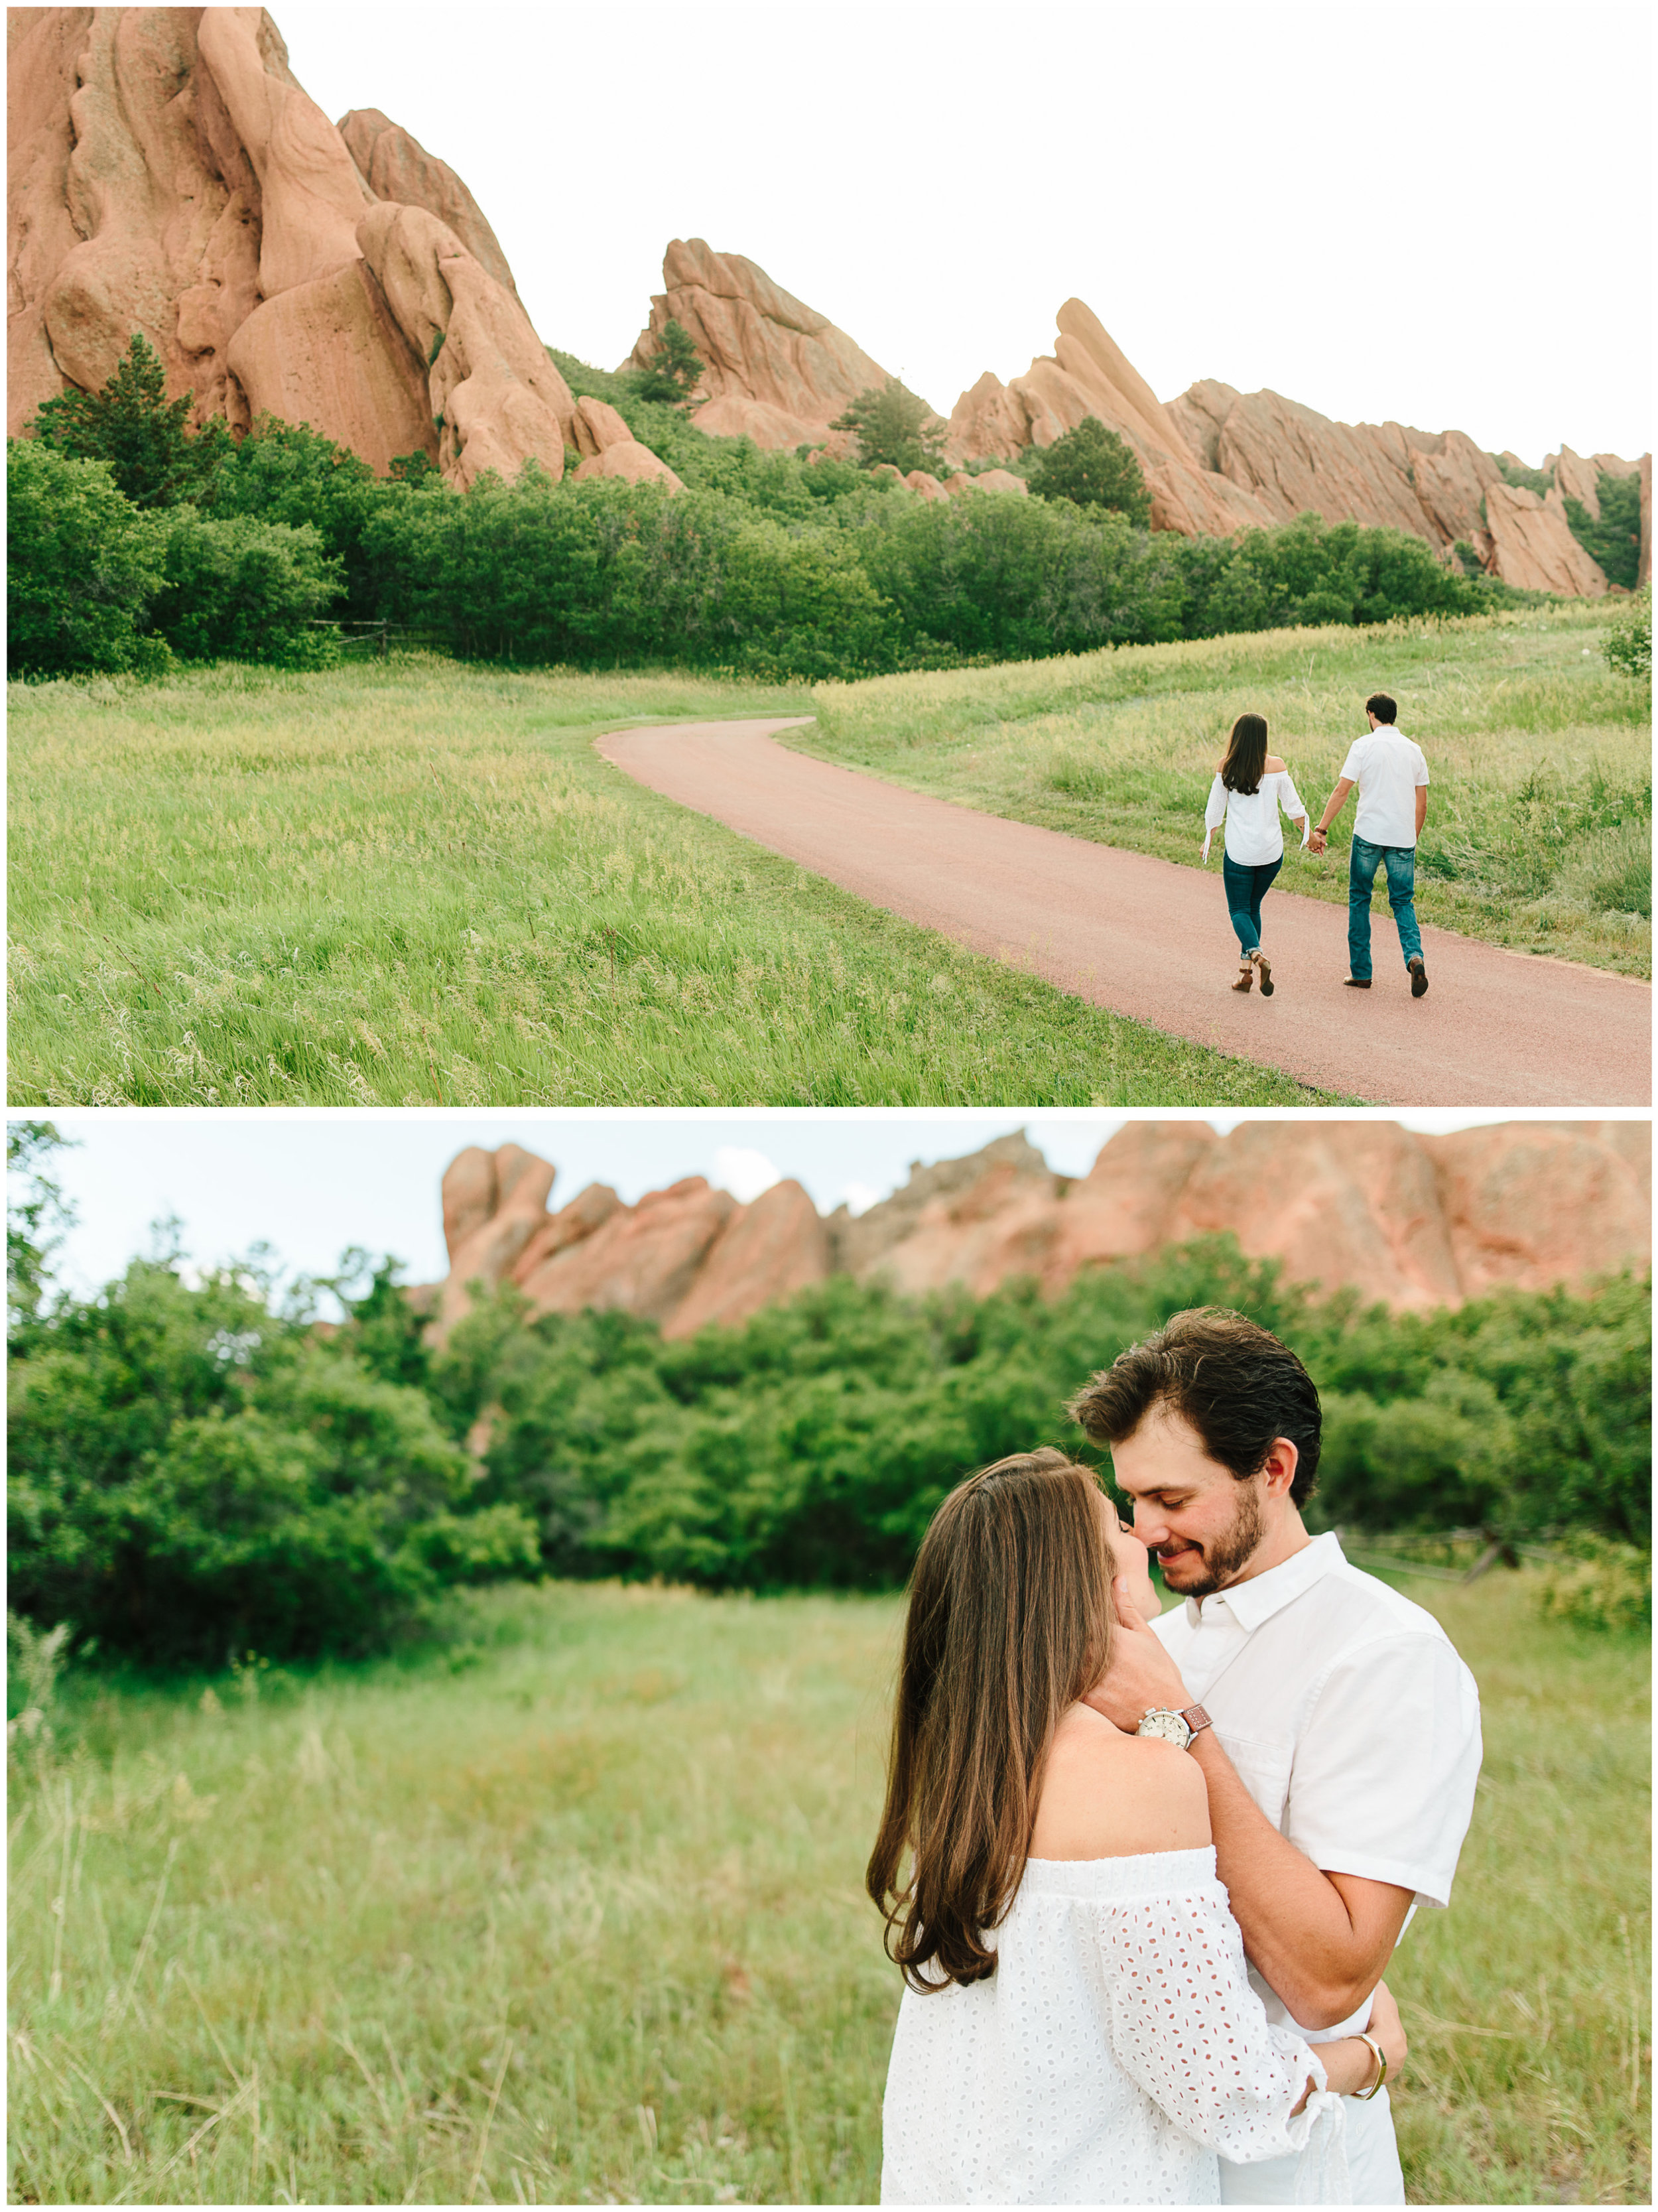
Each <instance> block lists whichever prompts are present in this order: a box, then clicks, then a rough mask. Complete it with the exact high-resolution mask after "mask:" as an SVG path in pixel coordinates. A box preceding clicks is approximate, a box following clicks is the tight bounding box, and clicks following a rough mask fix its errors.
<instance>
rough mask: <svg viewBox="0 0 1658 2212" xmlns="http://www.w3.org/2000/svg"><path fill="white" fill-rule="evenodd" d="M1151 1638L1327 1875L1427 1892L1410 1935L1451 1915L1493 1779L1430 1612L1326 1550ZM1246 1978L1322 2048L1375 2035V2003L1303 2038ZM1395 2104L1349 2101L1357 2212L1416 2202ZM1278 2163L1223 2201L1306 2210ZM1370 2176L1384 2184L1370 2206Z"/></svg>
mask: <svg viewBox="0 0 1658 2212" xmlns="http://www.w3.org/2000/svg"><path fill="white" fill-rule="evenodd" d="M1151 1625H1152V1628H1153V1630H1154V1632H1156V1634H1157V1636H1159V1637H1160V1638H1162V1640H1163V1644H1165V1645H1166V1646H1167V1648H1168V1650H1169V1651H1170V1652H1171V1653H1172V1654H1173V1656H1174V1657H1175V1661H1176V1662H1178V1664H1179V1667H1180V1670H1181V1680H1183V1681H1184V1682H1185V1685H1186V1689H1187V1695H1188V1697H1190V1698H1191V1699H1193V1701H1194V1702H1195V1703H1196V1704H1198V1705H1202V1706H1203V1707H1204V1708H1205V1710H1206V1711H1207V1712H1208V1714H1209V1716H1210V1717H1211V1719H1212V1721H1213V1723H1214V1728H1215V1735H1216V1736H1217V1738H1218V1741H1219V1742H1220V1745H1221V1747H1222V1749H1223V1750H1224V1752H1225V1753H1226V1755H1227V1757H1228V1758H1229V1759H1230V1760H1231V1762H1232V1764H1233V1765H1234V1766H1235V1767H1236V1769H1237V1771H1238V1776H1239V1778H1240V1780H1241V1781H1242V1784H1243V1786H1244V1788H1245V1789H1246V1790H1248V1792H1249V1795H1250V1796H1251V1797H1252V1798H1253V1799H1254V1802H1255V1803H1256V1804H1257V1805H1258V1806H1259V1807H1260V1810H1261V1811H1262V1812H1263V1813H1264V1814H1266V1818H1267V1819H1268V1820H1270V1821H1271V1822H1272V1826H1274V1827H1275V1828H1276V1829H1278V1832H1279V1833H1280V1834H1281V1835H1284V1836H1287V1837H1288V1838H1289V1840H1290V1841H1291V1843H1292V1844H1294V1845H1295V1846H1296V1848H1297V1850H1299V1851H1302V1852H1303V1853H1304V1854H1305V1855H1306V1857H1308V1858H1309V1859H1310V1860H1311V1861H1312V1863H1313V1864H1314V1865H1315V1867H1317V1868H1319V1869H1321V1871H1322V1872H1324V1873H1326V1874H1351V1875H1362V1876H1363V1877H1365V1878H1366V1879H1368V1880H1370V1881H1386V1882H1392V1883H1394V1884H1395V1885H1396V1886H1397V1887H1399V1888H1400V1889H1408V1890H1411V1891H1413V1892H1414V1893H1415V1895H1414V1901H1413V1903H1412V1905H1411V1908H1410V1911H1409V1912H1408V1913H1407V1914H1406V1927H1408V1926H1409V1924H1410V1922H1411V1920H1412V1918H1413V1917H1415V1914H1416V1910H1417V1907H1418V1905H1430V1906H1441V1905H1448V1904H1449V1903H1450V1897H1451V1882H1452V1879H1453V1877H1454V1876H1455V1872H1456V1862H1457V1857H1458V1854H1459V1853H1460V1852H1461V1848H1462V1839H1463V1838H1464V1837H1465V1836H1466V1835H1467V1829H1468V1822H1469V1820H1470V1819H1471V1817H1472V1815H1473V1796H1474V1784H1475V1783H1476V1782H1477V1781H1478V1780H1479V1760H1480V1752H1481V1745H1480V1736H1479V1691H1478V1690H1477V1688H1476V1687H1475V1686H1474V1680H1473V1675H1472V1674H1470V1673H1469V1672H1468V1670H1467V1668H1466V1667H1465V1666H1464V1665H1463V1663H1462V1662H1461V1659H1460V1658H1459V1657H1458V1656H1457V1654H1456V1650H1455V1647H1454V1646H1453V1644H1452V1643H1451V1640H1450V1638H1448V1636H1447V1635H1446V1633H1445V1632H1444V1630H1443V1629H1442V1627H1441V1626H1440V1625H1439V1623H1438V1622H1437V1621H1436V1620H1435V1619H1434V1617H1433V1615H1432V1614H1431V1613H1424V1611H1423V1609H1422V1607H1420V1606H1419V1605H1412V1603H1411V1601H1410V1600H1409V1599H1408V1598H1405V1597H1401V1596H1400V1595H1399V1593H1398V1592H1397V1591H1396V1590H1393V1589H1389V1588H1388V1585H1387V1583H1382V1582H1378V1581H1377V1580H1376V1577H1375V1576H1374V1575H1367V1574H1364V1573H1363V1572H1362V1571H1361V1570H1360V1569H1358V1568H1357V1567H1354V1566H1351V1565H1349V1564H1348V1562H1347V1560H1346V1559H1345V1556H1344V1555H1343V1553H1342V1549H1341V1545H1340V1543H1339V1540H1338V1539H1337V1538H1336V1537H1335V1536H1334V1535H1333V1534H1326V1535H1322V1536H1315V1538H1314V1539H1313V1541H1312V1542H1311V1543H1310V1544H1309V1545H1307V1546H1305V1547H1303V1549H1302V1550H1301V1551H1299V1552H1297V1553H1294V1554H1293V1555H1292V1556H1291V1558H1289V1559H1286V1560H1285V1561H1284V1564H1283V1565H1282V1566H1278V1567H1272V1568H1270V1569H1269V1570H1268V1571H1267V1572H1266V1573H1265V1574H1263V1575H1256V1576H1254V1577H1253V1578H1252V1579H1251V1580H1249V1581H1248V1582H1242V1583H1237V1584H1236V1586H1235V1587H1234V1588H1232V1589H1224V1590H1219V1591H1218V1592H1217V1593H1216V1594H1215V1595H1214V1596H1212V1597H1206V1598H1204V1599H1201V1600H1199V1599H1196V1598H1187V1600H1186V1601H1184V1603H1183V1604H1181V1605H1179V1606H1176V1607H1171V1608H1170V1610H1169V1611H1168V1612H1167V1613H1163V1615H1162V1617H1161V1618H1160V1619H1159V1620H1155V1621H1154V1622H1153V1623H1152V1624H1151ZM1221 1879H1222V1880H1223V1881H1224V1880H1225V1869H1224V1867H1223V1869H1221ZM1402 1933H1403V1931H1402V1930H1401V1936H1402ZM1249 1979H1250V1981H1251V1983H1252V1984H1254V1988H1255V1990H1256V1991H1257V1993H1258V1994H1259V1995H1260V1998H1261V2000H1262V2002H1263V2003H1264V2004H1265V2005H1266V2013H1267V2017H1268V2018H1269V2019H1270V2020H1272V2021H1278V2022H1285V2023H1291V2024H1293V2025H1294V2026H1296V2027H1297V2029H1298V2031H1299V2033H1301V2034H1303V2035H1304V2036H1305V2037H1306V2039H1307V2040H1308V2041H1309V2043H1327V2042H1332V2041H1333V2040H1334V2039H1335V2038H1336V2037H1338V2036H1341V2035H1351V2034H1352V2033H1354V2031H1355V2030H1356V2029H1357V2028H1362V2027H1363V2026H1364V2025H1365V2023H1366V2021H1367V2020H1368V2018H1369V2015H1370V2000H1369V1998H1368V1997H1367V1998H1366V2000H1365V2002H1364V2003H1363V2005H1362V2006H1361V2007H1360V2008H1359V2009H1358V2011H1357V2013H1355V2014H1354V2015H1352V2017H1351V2020H1346V2021H1339V2022H1338V2023H1337V2025H1336V2026H1335V2027H1328V2028H1317V2029H1309V2028H1305V2027H1301V2026H1300V2023H1299V2022H1292V2021H1291V2013H1290V2011H1289V2008H1288V2007H1287V2006H1286V2005H1285V2004H1284V2002H1283V2000H1282V1999H1281V1998H1280V1997H1279V1996H1278V1995H1277V1993H1276V1991H1274V1990H1272V1989H1271V1988H1269V1987H1268V1985H1267V1984H1266V1982H1265V1981H1263V1980H1262V1978H1261V1977H1260V1975H1259V1974H1258V1973H1257V1972H1255V1970H1254V1967H1253V1966H1251V1968H1250V1970H1249ZM1387 2101H1388V2100H1387V2092H1386V2091H1385V2090H1384V2091H1383V2092H1382V2095H1381V2096H1380V2097H1379V2098H1377V2099H1376V2100H1375V2102H1374V2103H1371V2104H1368V2105H1364V2104H1360V2105H1354V2104H1352V2103H1351V2100H1348V2103H1349V2107H1350V2109H1349V2110H1348V2114H1347V2120H1348V2133H1349V2136H1350V2138H1351V2140H1350V2144H1349V2156H1350V2160H1351V2161H1352V2162H1353V2164H1354V2179H1355V2190H1354V2201H1355V2203H1394V2202H1402V2201H1403V2197H1402V2192H1401V2193H1400V2194H1398V2195H1395V2193H1394V2186H1393V2185H1389V2182H1388V2177H1389V2176H1390V2175H1391V2176H1396V2175H1397V2172H1398V2166H1397V2154H1396V2153H1394V2148H1393V2126H1392V2121H1391V2117H1390V2115H1389V2114H1388V2110H1387ZM1372 2137H1374V2138H1375V2139H1376V2140H1375V2141H1374V2142H1372V2141H1371V2138H1372ZM1280 2163H1282V2164H1283V2165H1284V2166H1286V2168H1288V2167H1293V2165H1294V2161H1293V2160H1287V2161H1278V2160H1273V2161H1271V2162H1270V2164H1269V2165H1268V2166H1262V2167H1259V2168H1257V2167H1248V2168H1243V2167H1240V2168H1238V2169H1236V2171H1235V2170H1234V2169H1232V2168H1231V2167H1230V2166H1228V2167H1226V2168H1225V2170H1224V2172H1223V2176H1222V2179H1223V2182H1224V2185H1225V2186H1224V2190H1223V2196H1224V2200H1225V2201H1226V2202H1228V2203H1291V2202H1293V2201H1294V2197H1293V2194H1291V2195H1288V2196H1286V2195H1284V2194H1281V2193H1279V2192H1280V2191H1283V2190H1284V2189H1289V2188H1291V2179H1290V2176H1289V2174H1288V2173H1287V2172H1286V2173H1285V2174H1283V2175H1280V2174H1279V2172H1278V2166H1279V2165H1280ZM1370 2168H1373V2169H1374V2171H1375V2172H1376V2177H1377V2179H1376V2185H1375V2186H1374V2189H1373V2191H1372V2192H1371V2193H1370V2194H1369V2195H1364V2196H1361V2195H1360V2194H1359V2188H1358V2183H1359V2179H1360V2177H1361V2175H1362V2174H1363V2172H1365V2171H1367V2170H1368V2169H1370Z"/></svg>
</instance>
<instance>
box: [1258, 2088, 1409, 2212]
mask: <svg viewBox="0 0 1658 2212" xmlns="http://www.w3.org/2000/svg"><path fill="white" fill-rule="evenodd" d="M1344 2102H1345V2106H1346V2121H1347V2172H1348V2174H1349V2176H1350V2178H1351V2182H1352V2187H1353V2200H1352V2201H1353V2203H1355V2204H1402V2203H1404V2202H1405V2176H1404V2174H1403V2172H1401V2171H1400V2164H1399V2146H1398V2144H1397V2143H1396V2142H1394V2116H1393V2111H1392V2108H1391V2106H1389V2104H1388V2092H1387V2091H1386V2090H1385V2089H1382V2090H1379V2091H1378V2092H1377V2093H1376V2095H1375V2096H1374V2097H1370V2098H1368V2099H1365V2100H1360V2099H1358V2098H1357V2097H1348V2098H1346V2099H1345V2100H1344ZM1299 2164H1300V2160H1298V2159H1294V2158H1269V2159H1263V2160H1261V2162H1260V2165H1259V2166H1235V2165H1234V2164H1233V2163H1232V2161H1231V2160H1230V2159H1226V2158H1224V2159H1222V2160H1221V2162H1220V2201H1221V2203H1223V2204H1293V2203H1295V2201H1296V2168H1297V2166H1298V2165H1299Z"/></svg>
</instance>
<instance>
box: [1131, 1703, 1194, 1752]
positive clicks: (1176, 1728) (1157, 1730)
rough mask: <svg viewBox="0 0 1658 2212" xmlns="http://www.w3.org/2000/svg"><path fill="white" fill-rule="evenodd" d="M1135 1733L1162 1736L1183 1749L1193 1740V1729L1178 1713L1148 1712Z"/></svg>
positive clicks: (1165, 1740) (1167, 1741)
mask: <svg viewBox="0 0 1658 2212" xmlns="http://www.w3.org/2000/svg"><path fill="white" fill-rule="evenodd" d="M1135 1733H1136V1735H1155V1736H1161V1737H1162V1739H1163V1741H1164V1742H1165V1743H1172V1744H1174V1745H1175V1747H1177V1749H1179V1750H1181V1751H1184V1750H1185V1748H1186V1747H1187V1744H1188V1743H1190V1742H1191V1741H1192V1731H1191V1729H1190V1728H1188V1727H1187V1723H1185V1722H1184V1721H1183V1720H1182V1719H1181V1717H1180V1715H1179V1714H1178V1713H1162V1712H1151V1713H1148V1714H1147V1715H1146V1716H1145V1719H1144V1720H1143V1721H1142V1722H1141V1723H1140V1724H1139V1728H1138V1729H1136V1731H1135Z"/></svg>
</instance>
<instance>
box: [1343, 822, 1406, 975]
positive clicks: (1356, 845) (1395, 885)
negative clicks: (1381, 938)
mask: <svg viewBox="0 0 1658 2212" xmlns="http://www.w3.org/2000/svg"><path fill="white" fill-rule="evenodd" d="M1380 867H1385V868H1386V869H1387V871H1388V902H1389V903H1390V904H1391V905H1392V907H1393V910H1394V921H1395V922H1396V923H1397V924H1398V926H1399V949H1400V951H1401V952H1402V953H1403V954H1404V956H1405V957H1406V961H1411V960H1414V959H1416V958H1417V957H1418V956H1419V955H1420V953H1421V951H1422V932H1421V931H1420V930H1419V929H1418V927H1417V926H1416V847H1415V846H1414V845H1373V844H1372V843H1371V842H1370V839H1369V838H1368V837H1355V838H1354V839H1353V849H1352V853H1351V857H1350V859H1349V860H1348V862H1347V965H1348V971H1349V973H1350V974H1351V975H1369V974H1370V893H1371V891H1372V890H1374V889H1375V886H1376V870H1377V869H1378V868H1380Z"/></svg>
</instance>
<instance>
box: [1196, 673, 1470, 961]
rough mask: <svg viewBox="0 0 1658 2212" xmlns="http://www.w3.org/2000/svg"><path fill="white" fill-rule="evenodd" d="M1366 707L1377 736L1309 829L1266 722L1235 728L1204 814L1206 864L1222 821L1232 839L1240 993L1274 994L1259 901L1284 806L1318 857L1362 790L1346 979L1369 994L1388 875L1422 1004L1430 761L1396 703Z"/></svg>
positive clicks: (1229, 881)
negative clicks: (1419, 903) (1422, 889)
mask: <svg viewBox="0 0 1658 2212" xmlns="http://www.w3.org/2000/svg"><path fill="white" fill-rule="evenodd" d="M1364 711H1365V714H1366V715H1367V716H1368V718H1369V720H1370V734H1369V735H1368V736H1367V737H1363V738H1357V740H1356V741H1355V743H1354V744H1352V745H1351V747H1350V748H1349V749H1348V753H1347V757H1346V760H1345V762H1344V763H1343V764H1342V769H1341V774H1340V776H1339V778H1338V780H1337V782H1336V787H1335V789H1334V790H1333V792H1332V793H1331V794H1330V799H1329V804H1328V805H1327V806H1326V807H1325V810H1324V817H1323V819H1322V820H1321V822H1320V823H1319V825H1318V827H1317V828H1316V829H1314V830H1312V831H1310V832H1309V829H1308V827H1307V810H1306V808H1305V807H1304V806H1303V805H1302V802H1301V797H1300V794H1299V793H1298V792H1297V789H1296V787H1295V785H1294V784H1293V783H1292V782H1291V779H1290V771H1289V769H1287V768H1286V767H1285V765H1284V763H1283V762H1282V761H1281V760H1279V759H1278V758H1277V757H1276V756H1275V755H1274V754H1272V753H1269V752H1268V751H1267V750H1266V717H1265V716H1264V715H1261V714H1240V715H1239V716H1238V719H1237V720H1236V722H1235V723H1234V724H1233V725H1232V736H1231V740H1230V743H1229V744H1228V745H1227V748H1226V757H1225V759H1224V761H1223V762H1222V763H1221V764H1220V766H1219V768H1218V769H1216V771H1215V781H1214V782H1213V784H1212V787H1211V788H1210V793H1209V804H1208V805H1207V807H1206V809H1205V810H1204V817H1203V825H1204V833H1203V857H1204V860H1205V861H1207V860H1208V858H1209V842H1210V840H1211V838H1212V836H1214V834H1215V832H1216V830H1217V829H1219V827H1220V825H1221V823H1223V822H1224V823H1225V824H1226V839H1225V846H1224V858H1223V860H1222V863H1221V873H1222V875H1223V876H1224V878H1225V884H1226V904H1227V908H1228V911H1229V912H1230V915H1231V917H1232V927H1233V928H1234V930H1235V931H1236V933H1237V940H1238V955H1239V969H1238V975H1237V980H1236V982H1235V983H1234V984H1233V986H1232V988H1233V989H1234V990H1235V991H1247V990H1248V989H1249V987H1251V985H1252V984H1253V983H1254V981H1255V979H1256V977H1257V976H1259V978H1260V991H1261V996H1262V997H1263V998H1265V999H1270V998H1271V997H1272V963H1270V962H1269V961H1268V959H1267V957H1266V952H1265V951H1263V949H1262V946H1261V941H1260V902H1261V901H1262V900H1263V899H1264V898H1265V897H1266V893H1267V892H1268V890H1270V889H1271V888H1272V879H1273V878H1274V877H1275V876H1276V875H1277V874H1278V870H1279V869H1280V868H1281V867H1282V866H1284V833H1283V831H1282V830H1281V829H1279V828H1278V810H1279V808H1280V807H1281V808H1282V809H1283V811H1284V813H1285V814H1286V815H1287V816H1288V817H1289V818H1290V820H1291V822H1292V823H1294V824H1295V826H1296V828H1297V829H1299V830H1300V832H1301V842H1302V844H1303V846H1306V845H1308V844H1310V845H1311V847H1312V849H1313V851H1314V852H1315V853H1321V852H1322V851H1323V850H1324V848H1325V846H1326V844H1327V842H1328V832H1329V828H1330V824H1331V823H1333V821H1334V820H1335V818H1336V817H1337V815H1338V814H1339V813H1340V811H1341V810H1342V808H1343V807H1344V806H1345V805H1346V803H1347V794H1348V793H1349V792H1350V791H1351V790H1352V788H1353V787H1354V786H1355V785H1357V787H1358V813H1357V819H1356V820H1355V822H1354V824H1353V843H1352V852H1351V858H1350V859H1349V861H1348V866H1347V974H1346V975H1345V977H1344V978H1343V981H1345V983H1346V984H1347V985H1348V986H1349V987H1351V989H1353V990H1356V991H1368V990H1369V989H1370V893H1371V891H1372V890H1373V889H1374V887H1375V884H1376V872H1377V870H1378V869H1381V870H1383V871H1384V872H1385V873H1386V876H1387V879H1388V899H1389V902H1391V904H1392V907H1393V910H1394V921H1395V922H1396V923H1397V924H1398V925H1399V944H1400V951H1402V952H1403V954H1404V956H1405V966H1406V972H1407V973H1408V975H1409V976H1410V979H1411V996H1412V998H1413V999H1419V998H1420V997H1421V996H1422V994H1423V993H1424V991H1425V990H1426V989H1427V987H1428V970H1427V967H1426V965H1425V963H1424V961H1423V957H1422V933H1421V931H1420V930H1419V929H1418V927H1417V921H1416V841H1417V839H1418V837H1419V836H1421V835H1422V824H1423V823H1424V821H1425V819H1426V818H1427V812H1428V763H1427V762H1426V761H1425V760H1424V758H1423V757H1422V748H1421V746H1420V745H1418V744H1412V742H1411V740H1410V738H1406V737H1404V736H1401V734H1400V732H1399V731H1398V730H1396V729H1395V728H1394V716H1395V715H1396V714H1398V712H1399V707H1398V703H1397V702H1396V701H1394V700H1393V699H1390V698H1389V697H1388V694H1387V693H1386V692H1385V691H1376V692H1373V693H1372V694H1371V695H1370V698H1368V699H1367V700H1366V701H1365V702H1364Z"/></svg>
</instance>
